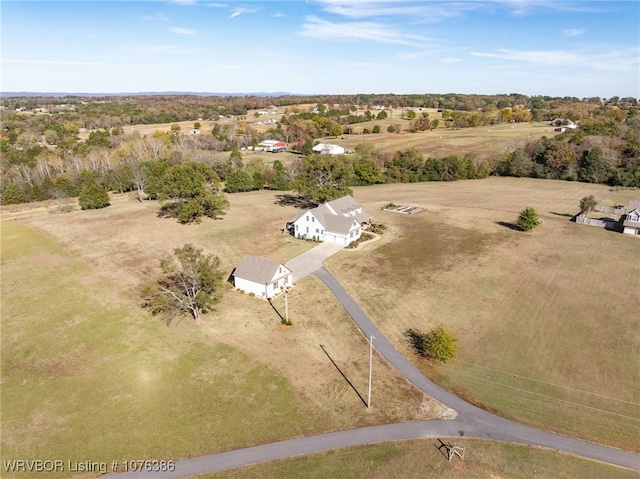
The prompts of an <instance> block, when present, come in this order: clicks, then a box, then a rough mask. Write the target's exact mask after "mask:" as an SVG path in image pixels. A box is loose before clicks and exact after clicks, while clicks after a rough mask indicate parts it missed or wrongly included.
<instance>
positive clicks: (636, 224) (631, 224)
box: [622, 201, 640, 235]
mask: <svg viewBox="0 0 640 479" xmlns="http://www.w3.org/2000/svg"><path fill="white" fill-rule="evenodd" d="M622 227H623V230H622V232H623V233H624V234H627V235H640V201H629V208H627V212H626V214H625V218H624V223H622Z"/></svg>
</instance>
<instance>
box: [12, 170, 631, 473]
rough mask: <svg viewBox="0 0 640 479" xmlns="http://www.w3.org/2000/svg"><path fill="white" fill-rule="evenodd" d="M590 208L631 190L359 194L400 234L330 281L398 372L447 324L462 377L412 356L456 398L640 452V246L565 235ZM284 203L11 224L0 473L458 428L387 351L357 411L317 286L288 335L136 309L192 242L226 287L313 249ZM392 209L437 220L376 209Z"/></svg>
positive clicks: (342, 323)
mask: <svg viewBox="0 0 640 479" xmlns="http://www.w3.org/2000/svg"><path fill="white" fill-rule="evenodd" d="M588 194H594V195H595V196H596V198H597V199H598V200H599V201H600V202H601V203H603V204H616V203H626V202H627V200H629V199H632V198H636V197H637V194H638V192H637V191H634V190H611V189H609V188H607V187H604V186H598V185H589V184H582V183H569V182H558V181H548V180H531V179H517V178H489V179H486V180H475V181H464V182H462V181H461V182H451V183H428V184H406V185H381V186H376V187H366V188H356V189H355V197H356V198H357V200H358V201H360V202H361V203H362V204H363V206H364V207H365V209H367V210H368V211H369V212H370V213H372V214H373V215H374V218H375V220H376V221H380V222H383V223H385V224H388V225H389V226H390V228H389V230H388V231H387V232H385V234H384V235H383V236H382V238H381V239H380V240H378V241H376V242H374V243H372V244H369V245H367V244H366V243H365V244H364V245H363V246H362V247H361V248H360V249H358V250H356V251H342V252H340V253H338V254H337V255H336V256H335V257H333V258H331V259H330V260H329V261H328V265H329V268H330V269H331V270H332V271H333V272H334V274H335V275H336V277H337V278H338V279H339V280H340V281H341V283H342V284H343V285H344V286H345V288H346V289H347V290H348V291H349V292H350V294H352V295H353V297H354V298H355V299H356V300H357V301H358V303H359V304H360V305H361V307H362V308H363V309H364V310H365V311H367V312H368V314H369V315H370V316H371V318H372V319H373V320H374V322H375V323H376V324H377V325H378V326H379V328H380V329H381V330H382V331H383V332H384V333H385V335H387V337H388V338H389V339H390V340H391V341H392V342H393V343H394V344H395V346H396V347H397V348H398V349H399V350H400V351H402V352H403V353H404V354H406V355H407V356H410V357H411V351H410V349H409V348H408V347H407V346H406V343H405V342H404V338H403V336H402V333H403V332H404V330H405V329H407V328H410V327H413V328H415V329H422V330H425V329H427V328H429V327H430V326H432V325H435V324H437V323H438V322H445V323H447V324H448V325H449V326H450V327H452V329H454V331H455V332H456V333H457V334H458V336H459V337H460V345H461V350H460V358H459V360H458V361H456V362H454V363H452V364H450V365H446V366H438V367H431V366H429V365H427V364H425V363H423V362H421V361H419V360H417V358H415V357H413V360H414V361H415V362H416V363H417V364H418V366H419V367H421V368H423V369H424V370H425V371H427V373H428V374H429V375H431V376H432V377H435V378H436V379H437V380H438V381H439V382H441V383H442V384H444V385H446V386H447V387H449V388H450V389H452V390H454V391H457V392H459V393H461V394H462V395H464V396H466V397H467V398H469V399H473V400H475V401H477V402H480V403H483V404H485V405H486V406H487V407H489V408H492V409H495V410H497V411H498V412H500V413H501V414H504V415H507V416H510V417H514V418H516V419H518V420H523V421H525V422H528V423H531V424H534V425H537V426H540V427H543V428H547V429H553V430H556V431H560V432H563V433H566V434H571V435H576V436H579V437H584V438H587V439H590V440H593V441H596V442H604V443H608V444H613V445H616V446H619V447H623V448H628V449H633V448H637V441H635V439H637V437H638V433H639V432H640V431H639V430H638V427H637V424H638V420H639V419H640V415H639V414H638V407H637V404H638V403H639V402H640V398H639V397H638V391H637V387H636V386H637V384H638V382H639V379H640V378H639V377H638V375H639V371H640V368H638V346H639V342H640V341H639V338H638V335H637V331H638V324H637V318H636V316H635V315H633V314H631V313H630V311H631V312H632V311H634V310H633V308H635V307H636V305H637V299H638V297H637V291H638V288H637V286H638V283H639V279H640V271H639V267H638V264H637V261H635V262H633V261H628V258H637V257H638V252H639V251H640V242H639V241H637V238H630V237H624V236H623V235H619V234H616V233H612V232H607V231H604V230H601V229H598V228H593V227H587V226H580V225H576V224H574V223H571V222H569V218H568V217H569V216H571V215H572V214H574V213H575V212H576V209H577V205H578V202H579V200H580V198H582V197H583V196H586V195H588ZM276 195H277V193H274V192H268V191H261V192H251V193H245V194H237V195H230V196H229V199H230V201H231V208H230V210H229V214H228V215H227V216H225V217H224V218H223V219H221V220H216V221H211V220H205V221H203V222H202V223H200V224H197V225H190V226H184V225H179V224H177V223H176V222H175V221H174V220H171V219H163V218H158V217H157V216H156V213H157V209H158V204H157V203H155V202H145V203H139V202H137V201H134V200H132V199H131V197H130V196H129V195H115V196H114V197H113V198H112V200H113V201H112V206H110V207H109V208H106V209H104V210H96V211H75V212H72V213H68V214H63V215H60V214H51V213H49V212H48V211H49V210H47V209H46V208H45V207H43V206H42V205H40V207H39V208H34V209H25V207H24V206H20V207H10V208H4V209H3V222H2V249H3V251H2V308H3V310H2V333H3V334H2V356H3V361H2V378H3V379H2V380H3V384H2V398H1V399H2V401H1V402H0V407H1V408H2V417H3V433H2V450H3V457H11V456H14V457H18V456H19V457H27V456H28V458H36V457H40V456H42V455H43V454H45V453H46V455H47V456H48V457H49V456H55V457H63V458H70V459H75V458H82V457H87V458H95V460H98V459H100V458H104V459H105V460H107V459H108V460H110V459H112V458H113V457H133V456H135V457H149V458H150V457H153V458H160V457H164V458H170V457H173V458H176V457H185V456H188V455H189V456H190V455H196V454H199V453H205V452H213V451H220V450H224V449H229V448H233V447H238V446H243V445H249V444H256V443H260V442H265V441H270V440H275V439H283V438H288V437H294V436H298V435H304V434H309V433H317V432H323V431H328V430H334V429H344V428H349V427H356V426H360V425H368V424H376V423H387V422H394V421H403V420H412V419H427V418H431V417H439V416H442V415H443V414H446V413H447V411H446V410H444V409H443V408H441V407H439V405H438V404H437V403H435V402H434V401H431V400H429V399H428V398H426V397H424V396H423V395H422V394H420V393H418V392H417V391H416V390H415V389H413V388H411V387H410V386H409V385H408V383H406V381H404V379H402V378H401V377H400V376H399V375H398V374H397V373H396V372H395V371H393V370H392V369H391V368H390V367H389V366H388V365H387V364H386V363H385V362H384V361H383V360H381V359H380V358H379V357H377V356H376V359H375V362H374V368H375V370H376V371H377V372H376V375H374V389H373V390H374V396H373V397H374V408H373V410H372V412H367V411H366V409H365V408H363V407H362V403H361V402H360V400H359V398H358V397H357V395H356V394H355V393H354V392H353V391H351V390H349V389H348V388H346V389H345V385H344V383H343V382H342V379H341V377H340V375H339V373H338V372H337V371H336V370H335V368H334V367H333V366H332V365H331V363H330V362H329V360H328V358H327V357H326V355H325V354H324V353H323V351H322V349H321V348H320V347H319V345H320V344H322V345H324V346H325V348H326V350H327V351H328V352H329V354H330V355H331V356H332V358H333V359H334V360H335V361H336V363H337V364H338V365H340V367H341V368H342V370H343V372H344V373H345V374H346V375H347V376H348V377H349V378H350V380H351V381H352V382H353V383H354V385H355V386H356V388H357V389H358V390H359V392H361V393H362V392H363V391H364V390H365V388H366V380H367V372H368V371H367V366H368V363H367V360H368V357H367V352H368V351H367V342H366V340H365V338H363V337H362V335H361V334H360V333H359V332H358V331H357V329H356V328H355V326H354V325H353V324H352V322H351V321H350V319H349V318H348V317H347V316H346V313H345V312H344V311H343V310H342V308H341V306H340V305H339V304H338V303H337V301H336V300H335V299H334V298H333V297H332V296H331V295H330V293H329V292H328V290H326V288H324V287H323V286H322V284H321V283H320V282H319V281H318V280H317V279H315V278H313V277H309V278H306V279H304V280H302V281H300V282H299V283H298V284H297V285H296V287H295V288H294V289H293V290H292V292H291V294H290V298H289V299H290V305H289V306H290V314H291V319H292V321H293V323H294V326H293V327H292V328H282V327H281V326H280V325H279V319H278V318H277V316H276V315H275V313H274V312H273V311H272V310H271V309H270V307H269V306H268V304H267V303H265V302H263V301H260V300H258V299H256V298H249V297H248V296H246V295H241V294H239V293H236V292H228V293H227V294H226V295H225V297H224V300H223V301H222V303H221V304H220V305H219V306H218V307H217V309H216V311H215V312H213V313H211V314H210V315H209V316H208V318H207V322H206V325H205V326H204V327H202V328H197V327H195V326H194V325H193V324H191V322H190V321H188V320H184V321H182V322H180V323H179V324H177V325H175V326H172V327H169V328H167V327H165V326H164V325H162V324H161V323H160V322H159V321H157V320H156V319H154V318H152V317H150V316H149V315H148V314H146V313H145V312H144V311H142V310H140V308H139V305H138V301H139V299H138V296H137V291H138V288H139V287H140V285H141V284H142V283H143V282H144V280H145V279H146V278H147V277H149V276H150V275H151V274H153V273H154V272H155V271H156V270H157V264H158V260H159V259H160V258H161V257H162V256H163V255H165V254H167V253H170V252H171V251H172V249H173V248H175V247H178V246H182V245H183V244H184V243H187V242H191V243H193V244H195V245H196V246H198V247H202V248H204V249H205V250H206V251H208V252H213V253H214V254H217V255H219V256H220V257H221V259H222V263H223V266H224V267H225V268H227V270H228V271H230V270H231V268H232V267H233V266H234V265H235V264H237V262H238V261H239V259H240V258H241V256H242V255H243V254H249V253H250V254H256V255H259V256H264V257H267V258H270V259H273V260H277V261H286V260H288V259H290V258H292V257H294V256H296V255H297V254H299V253H301V252H303V251H305V250H306V249H308V248H309V247H310V246H312V245H310V244H309V243H305V242H300V241H298V240H295V239H293V238H291V237H289V236H287V235H286V234H284V233H283V232H281V228H282V227H283V226H284V223H285V222H286V221H287V220H289V219H290V218H291V217H293V216H294V215H295V213H296V210H295V209H294V208H293V207H291V206H280V205H278V204H276V201H277V197H276ZM389 202H395V203H402V204H412V205H417V206H421V207H423V208H424V211H422V212H421V213H418V214H416V215H410V216H409V215H400V214H397V213H390V212H383V211H381V208H382V206H384V205H385V204H387V203H389ZM527 205H532V206H534V207H535V208H536V209H537V210H538V213H539V215H540V217H541V218H542V219H543V224H542V225H541V226H540V227H539V228H538V229H536V230H535V231H534V232H532V233H530V234H523V233H519V232H515V231H513V230H511V229H509V228H508V227H506V226H505V225H507V226H508V224H509V223H512V222H514V221H515V218H516V216H517V212H518V211H519V210H520V209H522V208H523V207H524V206H527ZM275 305H276V307H277V308H279V309H281V310H282V303H281V300H279V301H276V302H275ZM303 312H304V313H303ZM301 372H303V374H301ZM114 378H115V380H114ZM558 386H562V387H558ZM576 404H582V406H576ZM191 405H193V407H191ZM605 410H607V411H609V412H608V413H605V412H603V411H605ZM149 418H151V420H149ZM238 421H240V422H238ZM131 424H135V427H132V426H131ZM238 424H241V426H240V427H239V426H238ZM96 431H100V435H97V434H96ZM63 438H64V439H63ZM150 438H154V439H153V440H151V441H150V440H149V439H150ZM125 453H126V454H125ZM123 454H125V455H124V456H123ZM17 477H18V476H17Z"/></svg>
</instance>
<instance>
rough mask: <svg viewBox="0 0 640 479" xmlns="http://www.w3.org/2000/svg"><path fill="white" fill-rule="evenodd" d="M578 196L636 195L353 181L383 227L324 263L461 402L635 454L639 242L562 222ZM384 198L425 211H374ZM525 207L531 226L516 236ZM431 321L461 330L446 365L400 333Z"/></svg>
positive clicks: (528, 185) (639, 431)
mask: <svg viewBox="0 0 640 479" xmlns="http://www.w3.org/2000/svg"><path fill="white" fill-rule="evenodd" d="M588 194H593V195H594V196H595V197H596V198H597V199H598V200H599V202H600V203H601V204H605V205H612V204H617V203H622V204H627V202H628V200H629V199H633V198H638V194H639V192H638V190H621V191H612V190H611V189H610V188H608V187H605V186H599V185H588V184H580V183H569V182H559V181H548V180H531V179H517V178H489V179H487V180H471V181H464V182H453V183H429V184H413V185H384V186H376V187H369V188H361V189H357V191H356V197H357V199H358V200H359V201H361V202H362V203H363V205H364V206H365V208H367V209H368V211H370V212H371V213H372V214H373V215H374V217H375V220H376V221H380V222H382V223H385V224H388V225H389V231H388V233H385V235H384V236H383V239H382V240H381V241H379V242H377V243H373V244H371V245H370V246H369V247H365V248H364V249H363V250H362V251H359V252H356V253H354V254H347V253H345V252H341V253H338V254H337V255H335V256H333V257H332V258H330V259H329V260H328V265H329V269H330V270H331V271H332V272H333V273H334V275H335V276H336V277H338V278H340V281H341V282H342V284H343V285H344V286H345V288H346V289H347V290H348V291H349V293H350V294H351V295H352V296H353V297H354V298H356V300H357V301H358V302H359V304H360V305H361V306H362V307H363V309H365V311H367V313H368V314H369V315H370V316H371V318H372V319H373V321H374V323H375V324H376V325H378V327H379V328H380V329H381V330H382V331H383V332H384V334H385V335H387V337H388V338H389V339H390V340H391V341H392V342H393V343H394V344H395V346H396V347H397V348H398V349H399V350H400V351H402V352H403V353H404V354H406V355H407V356H410V357H412V358H413V360H414V361H415V363H416V364H417V365H418V366H419V367H420V368H422V370H423V371H425V373H426V374H427V375H428V376H430V377H432V378H434V379H435V380H436V381H437V382H439V383H440V384H442V385H444V386H446V387H447V388H449V389H450V390H452V391H454V392H456V393H458V394H459V395H460V396H462V397H464V398H466V399H468V400H470V401H472V402H475V403H477V404H481V405H483V407H486V408H487V409H489V410H493V411H496V412H498V413H499V414H501V415H504V416H507V417H510V418H514V419H517V420H519V421H523V422H525V423H528V424H532V425H535V426H538V427H541V428H544V429H549V430H553V431H557V432H561V433H564V434H568V435H573V436H577V437H581V438H584V439H588V440H591V441H594V442H599V443H605V444H610V445H614V446H618V447H621V448H625V449H632V450H638V448H639V444H640V441H639V438H640V390H639V389H638V384H639V383H640V354H639V353H640V328H639V326H640V317H639V316H638V314H637V305H638V301H639V299H640V261H639V258H640V241H638V238H635V237H630V236H626V235H622V234H617V233H613V232H608V231H605V230H604V229H600V228H595V227H587V226H582V225H577V224H575V223H573V222H570V217H571V216H572V215H573V214H575V213H576V211H577V204H578V202H579V200H580V198H582V197H583V196H585V195H588ZM390 202H393V203H396V204H409V205H416V206H421V207H423V208H424V211H423V212H421V213H418V214H416V215H410V216H408V215H402V214H398V213H391V212H386V211H381V208H382V206H383V205H385V204H387V203H390ZM528 205H530V206H533V207H534V208H536V210H537V211H538V213H539V215H540V218H541V219H542V221H543V222H542V224H541V225H540V226H539V227H538V228H537V229H536V230H534V231H533V232H529V233H522V232H519V231H515V230H513V229H512V225H513V223H514V222H515V220H516V218H517V214H518V211H520V210H521V209H523V208H524V207H526V206H528ZM439 323H444V324H446V325H448V326H449V327H450V329H452V330H453V331H454V332H455V334H456V335H457V336H458V338H459V346H460V351H459V357H458V359H457V360H456V361H454V362H451V363H449V364H446V365H433V364H429V363H427V362H426V361H421V360H419V359H418V358H417V357H416V356H415V355H413V354H412V351H411V349H410V348H409V346H408V344H407V343H406V340H405V337H404V336H403V333H404V332H405V331H407V330H408V329H410V328H413V329H416V330H419V331H422V332H426V331H428V330H429V329H430V328H432V327H434V326H435V325H437V324H439Z"/></svg>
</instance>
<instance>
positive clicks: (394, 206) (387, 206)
mask: <svg viewBox="0 0 640 479" xmlns="http://www.w3.org/2000/svg"><path fill="white" fill-rule="evenodd" d="M397 207H398V205H396V204H395V203H387V204H386V205H384V206H383V207H382V209H383V210H387V209H390V208H397Z"/></svg>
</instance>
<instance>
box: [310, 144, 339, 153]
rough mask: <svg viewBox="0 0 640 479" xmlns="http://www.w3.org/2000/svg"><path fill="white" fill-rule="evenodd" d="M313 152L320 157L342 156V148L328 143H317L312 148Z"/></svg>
mask: <svg viewBox="0 0 640 479" xmlns="http://www.w3.org/2000/svg"><path fill="white" fill-rule="evenodd" d="M313 152H314V153H319V154H321V155H343V154H344V148H342V147H341V146H338V145H332V144H330V143H318V144H317V145H316V146H314V147H313Z"/></svg>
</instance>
